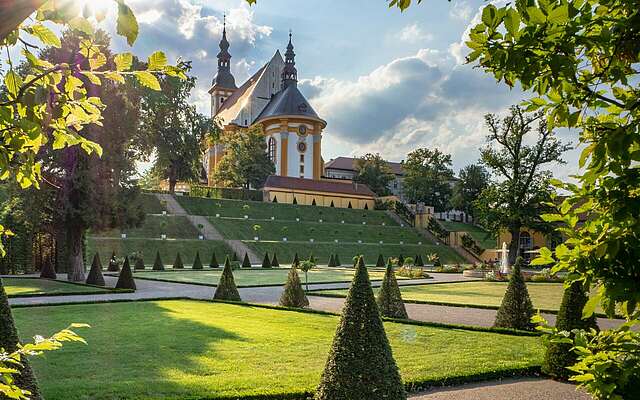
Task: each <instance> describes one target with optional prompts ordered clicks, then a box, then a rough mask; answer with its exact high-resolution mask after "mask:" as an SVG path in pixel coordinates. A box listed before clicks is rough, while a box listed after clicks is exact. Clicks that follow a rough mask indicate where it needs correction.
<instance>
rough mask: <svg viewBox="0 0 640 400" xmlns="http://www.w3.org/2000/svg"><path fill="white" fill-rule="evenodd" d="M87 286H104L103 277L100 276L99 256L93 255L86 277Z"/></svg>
mask: <svg viewBox="0 0 640 400" xmlns="http://www.w3.org/2000/svg"><path fill="white" fill-rule="evenodd" d="M87 284H89V285H96V286H105V282H104V277H103V276H102V262H100V254H98V253H96V254H94V255H93V261H92V262H91V269H90V270H89V275H87Z"/></svg>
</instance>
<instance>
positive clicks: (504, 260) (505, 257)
mask: <svg viewBox="0 0 640 400" xmlns="http://www.w3.org/2000/svg"><path fill="white" fill-rule="evenodd" d="M500 253H501V258H500V272H501V273H503V274H508V273H509V272H511V268H509V250H508V249H507V243H506V242H502V250H501V251H500Z"/></svg>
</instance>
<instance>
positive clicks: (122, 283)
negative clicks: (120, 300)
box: [116, 256, 136, 290]
mask: <svg viewBox="0 0 640 400" xmlns="http://www.w3.org/2000/svg"><path fill="white" fill-rule="evenodd" d="M116 289H132V290H136V282H135V281H134V280H133V273H132V272H131V266H130V265H129V257H128V256H125V257H124V264H122V270H121V271H120V273H119V274H118V281H117V282H116Z"/></svg>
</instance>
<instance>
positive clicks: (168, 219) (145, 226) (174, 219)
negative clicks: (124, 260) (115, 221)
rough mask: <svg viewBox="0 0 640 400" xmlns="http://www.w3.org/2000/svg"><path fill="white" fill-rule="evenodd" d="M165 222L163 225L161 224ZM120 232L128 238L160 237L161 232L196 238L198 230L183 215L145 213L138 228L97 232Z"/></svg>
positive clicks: (104, 234)
mask: <svg viewBox="0 0 640 400" xmlns="http://www.w3.org/2000/svg"><path fill="white" fill-rule="evenodd" d="M163 224H165V226H163ZM121 233H126V234H127V237H129V238H153V239H160V235H162V234H163V233H164V234H165V235H167V238H169V239H197V238H198V230H197V229H196V228H195V227H194V226H193V225H192V224H191V222H190V221H189V220H188V219H187V217H185V216H180V215H147V216H146V217H145V219H144V222H143V223H142V226H140V227H139V228H130V229H114V230H111V231H106V232H99V233H96V235H98V236H101V237H116V238H119V237H120V234H121Z"/></svg>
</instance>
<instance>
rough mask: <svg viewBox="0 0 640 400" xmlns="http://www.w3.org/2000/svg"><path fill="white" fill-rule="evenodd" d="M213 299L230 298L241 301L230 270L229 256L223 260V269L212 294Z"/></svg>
mask: <svg viewBox="0 0 640 400" xmlns="http://www.w3.org/2000/svg"><path fill="white" fill-rule="evenodd" d="M213 299H214V300H231V301H242V299H241V298H240V293H238V288H237V287H236V282H235V280H234V279H233V271H231V262H230V261H229V257H227V258H226V259H225V260H224V269H223V270H222V275H220V281H219V282H218V286H217V287H216V292H215V293H214V294H213Z"/></svg>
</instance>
